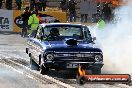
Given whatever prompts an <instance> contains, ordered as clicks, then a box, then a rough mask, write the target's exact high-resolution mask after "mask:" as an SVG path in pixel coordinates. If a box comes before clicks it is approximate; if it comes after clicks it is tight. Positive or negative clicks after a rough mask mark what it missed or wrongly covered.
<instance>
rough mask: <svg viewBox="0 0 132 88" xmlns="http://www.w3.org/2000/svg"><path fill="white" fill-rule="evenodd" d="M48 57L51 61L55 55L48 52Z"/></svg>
mask: <svg viewBox="0 0 132 88" xmlns="http://www.w3.org/2000/svg"><path fill="white" fill-rule="evenodd" d="M46 59H47V60H49V61H51V60H53V59H54V56H53V55H52V54H47V56H46Z"/></svg>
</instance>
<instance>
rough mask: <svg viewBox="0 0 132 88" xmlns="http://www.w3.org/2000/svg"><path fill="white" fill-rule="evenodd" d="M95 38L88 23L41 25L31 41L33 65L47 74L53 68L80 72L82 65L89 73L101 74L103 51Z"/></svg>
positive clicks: (29, 46)
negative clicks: (96, 43) (95, 41)
mask: <svg viewBox="0 0 132 88" xmlns="http://www.w3.org/2000/svg"><path fill="white" fill-rule="evenodd" d="M94 40H95V38H92V37H91V33H90V30H89V28H88V27H87V26H85V25H81V24H70V23H47V24H40V26H39V27H38V29H37V33H36V35H35V36H34V37H30V38H28V40H27V42H28V47H27V48H26V53H27V54H29V57H30V65H31V66H30V67H31V69H33V70H40V73H41V74H46V73H47V72H48V71H49V70H50V69H55V70H57V71H58V70H72V69H74V70H76V71H77V70H78V68H79V66H81V68H83V69H85V71H86V72H87V71H88V72H91V73H92V74H101V68H102V66H103V52H102V50H101V49H100V48H97V47H96V46H95V43H94Z"/></svg>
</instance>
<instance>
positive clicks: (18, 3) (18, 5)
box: [16, 0, 22, 10]
mask: <svg viewBox="0 0 132 88" xmlns="http://www.w3.org/2000/svg"><path fill="white" fill-rule="evenodd" d="M16 4H17V9H18V10H21V7H22V1H21V0H16Z"/></svg>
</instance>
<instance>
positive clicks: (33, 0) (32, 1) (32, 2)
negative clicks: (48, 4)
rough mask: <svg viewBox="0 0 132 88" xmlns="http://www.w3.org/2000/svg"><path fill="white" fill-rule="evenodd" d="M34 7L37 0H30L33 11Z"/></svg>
mask: <svg viewBox="0 0 132 88" xmlns="http://www.w3.org/2000/svg"><path fill="white" fill-rule="evenodd" d="M34 7H36V3H35V0H30V10H31V11H33V10H34Z"/></svg>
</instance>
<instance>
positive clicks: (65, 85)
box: [0, 58, 131, 88]
mask: <svg viewBox="0 0 132 88" xmlns="http://www.w3.org/2000/svg"><path fill="white" fill-rule="evenodd" d="M0 63H1V64H5V65H7V66H9V67H10V68H11V69H13V70H15V71H16V72H18V73H20V74H22V75H25V76H27V77H29V78H31V79H33V80H36V81H39V82H41V83H42V84H54V85H57V86H58V87H59V88H97V86H98V87H99V88H106V87H107V88H110V87H111V88H131V86H130V85H126V84H90V83H88V84H85V85H79V84H77V83H76V79H75V77H73V76H72V73H66V72H62V71H54V70H50V72H49V73H48V74H47V75H41V74H40V73H39V71H35V70H30V66H29V62H27V61H26V60H24V59H23V60H22V59H14V58H11V59H10V58H8V59H0ZM68 74H70V75H68Z"/></svg>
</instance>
